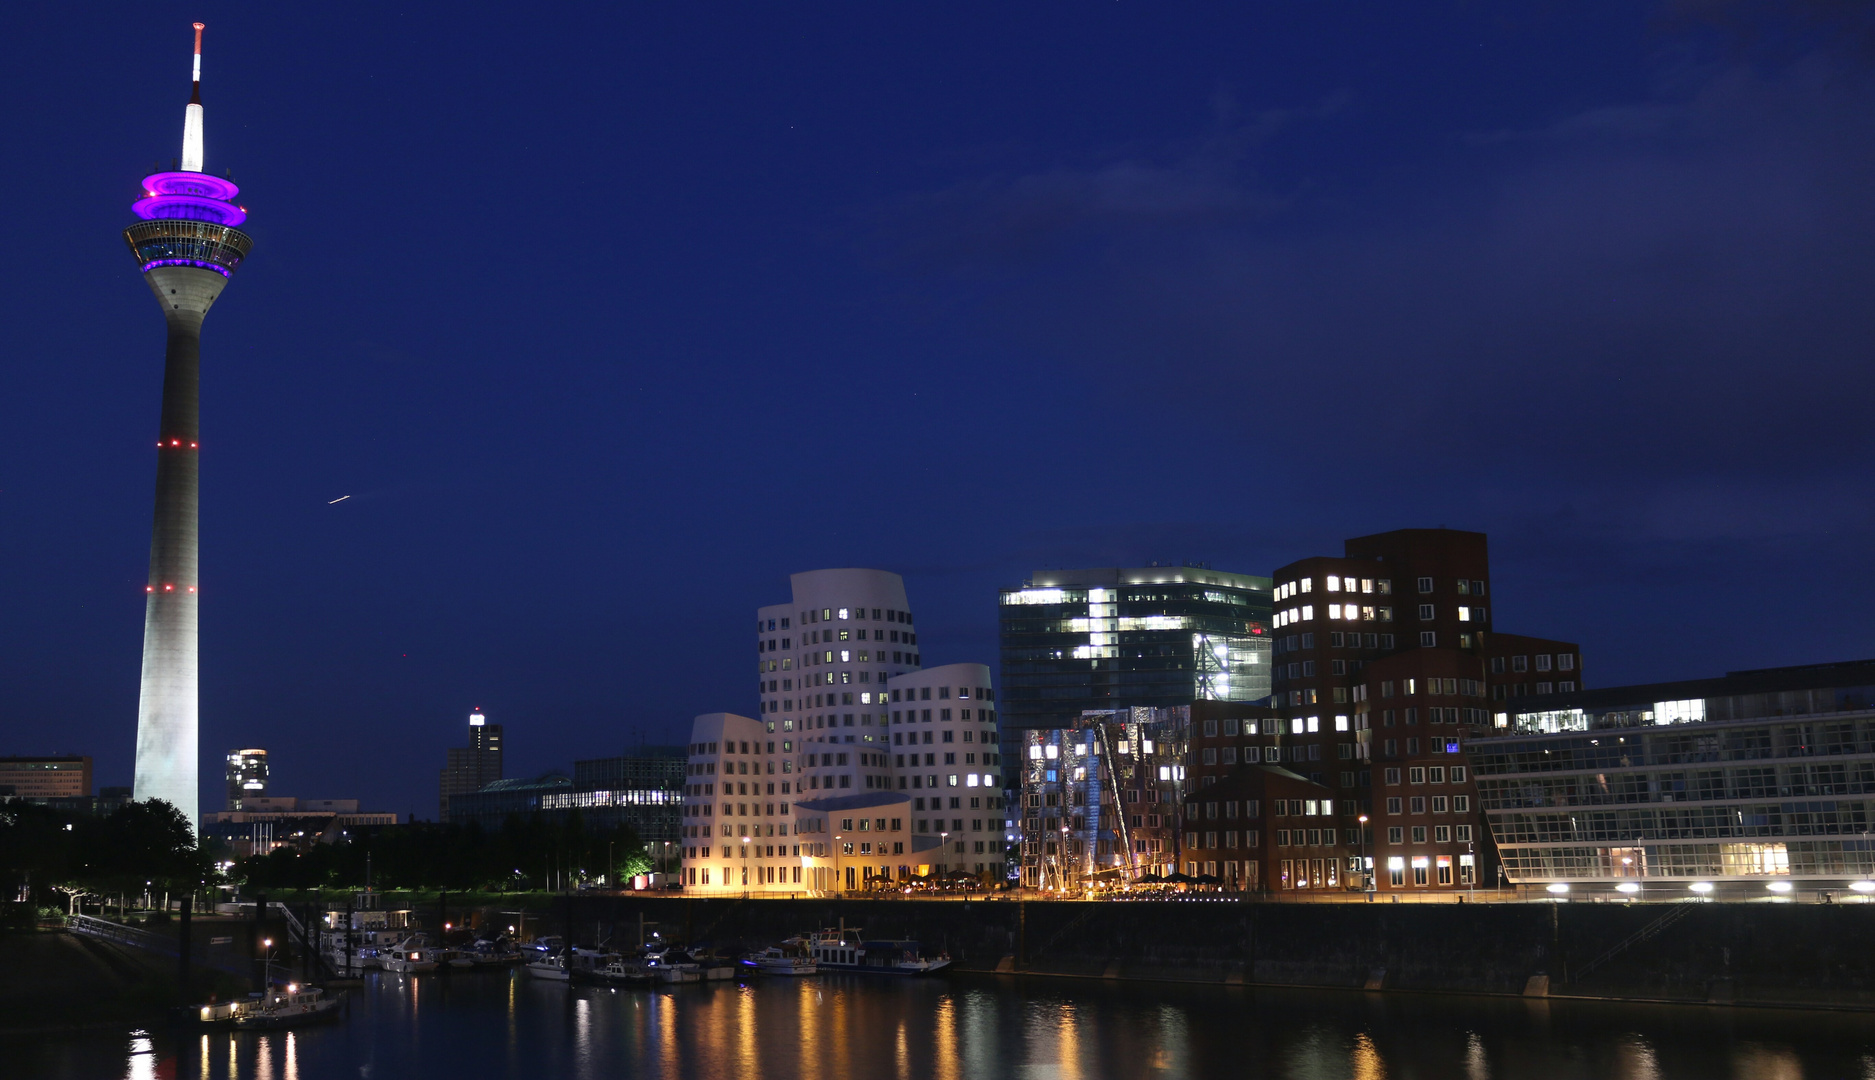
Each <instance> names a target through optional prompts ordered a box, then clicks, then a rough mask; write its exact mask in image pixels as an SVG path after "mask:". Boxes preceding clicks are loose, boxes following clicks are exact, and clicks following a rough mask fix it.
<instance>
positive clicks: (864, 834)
mask: <svg viewBox="0 0 1875 1080" xmlns="http://www.w3.org/2000/svg"><path fill="white" fill-rule="evenodd" d="M873 693H875V694H877V695H880V696H879V698H878V701H877V702H875V707H878V704H879V703H880V702H882V703H883V704H884V705H885V706H886V707H885V708H884V709H883V710H882V711H880V712H879V713H877V714H876V715H874V716H873V717H872V718H871V719H870V720H869V721H868V722H866V723H864V724H858V723H856V724H855V728H856V730H857V732H858V733H857V734H848V733H847V732H846V730H845V724H844V720H842V723H841V724H840V725H838V727H837V730H836V729H835V728H834V727H833V726H816V727H814V728H811V729H809V730H805V731H789V730H787V729H786V728H785V727H784V726H782V725H784V724H785V723H786V720H785V718H784V719H783V720H782V721H774V720H766V721H764V720H757V719H753V718H750V717H746V716H736V715H734V714H731V713H711V714H707V715H704V716H699V717H697V719H696V721H695V723H694V724H693V725H692V728H691V737H692V740H693V741H692V743H691V745H690V760H689V766H688V772H689V775H688V776H687V777H686V780H687V783H686V786H685V800H684V801H685V806H684V823H683V824H684V862H683V866H684V869H683V877H682V883H683V884H684V885H685V886H687V887H688V886H695V887H697V889H698V891H699V892H702V893H704V895H708V893H709V891H710V890H715V891H728V892H734V893H737V894H740V893H744V892H748V893H756V894H769V895H787V894H795V895H800V894H827V893H836V892H842V891H851V890H855V889H868V888H882V887H889V886H892V885H895V884H902V883H904V882H908V881H910V880H911V879H912V878H914V877H916V878H925V877H930V876H932V875H956V874H967V875H970V876H973V877H983V878H988V879H991V880H999V879H1000V878H1001V877H1002V875H1003V873H1004V870H1005V868H1004V861H1005V857H1004V851H1005V846H1006V839H1005V835H1006V834H1005V820H1006V818H1005V815H1006V813H1007V806H1006V802H1005V796H1004V793H1003V790H1002V788H1001V772H1002V757H1001V755H1002V746H1001V742H1000V734H999V732H998V729H997V718H996V707H995V691H994V688H993V687H992V686H991V683H990V670H989V668H988V666H987V665H984V664H946V665H943V666H940V667H935V668H929V669H926V670H921V671H915V672H907V673H905V674H903V675H899V676H896V677H894V678H893V679H892V680H891V681H890V683H889V684H888V687H887V689H886V691H884V692H883V693H881V692H880V691H877V690H875V691H873ZM866 727H870V728H871V731H870V732H867V731H865V730H864V729H865V728H866ZM855 740H858V741H855ZM926 747H930V749H928V750H927V749H925V748H926Z"/></svg>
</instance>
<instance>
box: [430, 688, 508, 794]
mask: <svg viewBox="0 0 1875 1080" xmlns="http://www.w3.org/2000/svg"><path fill="white" fill-rule="evenodd" d="M499 779H501V725H500V724H491V723H489V722H488V717H487V716H484V715H483V714H482V713H481V712H480V711H479V710H478V711H476V712H474V713H471V714H470V715H469V745H468V746H452V747H450V748H449V750H448V753H447V756H446V757H445V758H444V759H443V774H442V778H441V783H440V785H439V788H440V799H439V804H438V808H437V813H438V817H437V820H438V821H448V820H449V797H450V796H451V795H466V794H468V793H470V792H474V791H480V790H482V788H483V787H485V786H486V785H488V784H492V783H494V782H495V781H497V780H499Z"/></svg>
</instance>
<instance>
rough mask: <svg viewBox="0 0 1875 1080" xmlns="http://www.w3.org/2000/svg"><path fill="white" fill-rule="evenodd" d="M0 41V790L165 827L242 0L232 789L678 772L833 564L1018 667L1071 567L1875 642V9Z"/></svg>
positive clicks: (216, 352)
mask: <svg viewBox="0 0 1875 1080" xmlns="http://www.w3.org/2000/svg"><path fill="white" fill-rule="evenodd" d="M9 10H10V11H12V12H13V14H12V15H11V16H10V17H9V19H8V28H7V33H6V35H5V44H4V45H3V46H0V87H4V91H5V96H6V100H8V101H9V102H10V103H11V109H10V112H9V115H10V116H12V118H13V119H12V121H11V123H10V125H9V130H10V131H11V132H12V134H11V136H9V139H8V146H9V147H10V152H9V153H8V154H7V161H8V167H7V168H6V170H5V176H6V195H7V200H6V201H7V205H8V208H9V211H10V213H9V217H8V221H9V229H10V235H11V237H12V240H11V242H10V251H11V257H10V258H9V259H8V260H7V263H6V267H7V268H6V271H5V274H6V281H7V297H8V299H9V301H10V303H11V316H10V318H9V320H8V327H9V332H8V334H7V347H6V350H5V354H4V368H0V370H3V371H4V374H5V383H4V386H5V391H4V393H0V425H3V429H4V431H5V432H6V437H7V442H8V445H9V446H10V447H11V448H12V452H11V453H9V454H8V455H6V457H5V458H4V461H3V463H0V550H4V552H5V556H6V559H7V562H8V565H10V566H11V567H12V568H13V569H12V572H11V574H10V575H9V584H8V587H7V589H6V592H5V597H6V598H5V600H4V601H3V602H0V753H45V752H64V753H84V754H90V755H93V756H94V757H95V758H96V759H97V780H98V783H100V784H127V783H129V782H130V768H131V758H132V753H133V749H134V740H135V723H136V712H137V685H138V666H139V660H140V649H141V635H142V627H143V607H144V594H143V584H144V578H145V570H146V565H147V559H148V550H149V530H150V513H151V500H152V490H153V480H154V470H155V457H154V448H153V447H152V445H151V438H152V434H153V432H154V431H155V427H156V419H157V406H158V401H159V398H160V394H161V381H162V351H163V322H162V318H161V315H160V313H159V310H158V308H157V306H156V304H155V302H154V301H153V299H152V297H151V296H150V293H149V290H148V289H147V288H146V287H145V286H144V285H143V284H142V283H141V282H140V281H139V280H137V277H138V275H137V270H136V266H135V264H134V263H133V261H132V260H131V258H130V256H129V254H128V253H127V252H126V250H125V248H124V245H123V241H122V240H121V239H120V236H119V234H120V231H121V230H122V229H123V227H124V226H125V225H127V224H129V223H130V221H131V220H132V219H131V215H130V212H129V204H130V202H131V201H132V200H133V198H135V197H136V195H137V193H138V188H137V181H138V179H139V178H140V177H141V176H142V175H143V174H144V173H146V172H147V171H149V168H150V166H151V164H152V163H153V162H155V161H157V160H159V159H160V160H161V161H162V162H163V163H164V164H165V167H167V163H168V161H169V159H170V158H172V157H174V156H175V155H176V154H177V153H178V147H179V144H180V138H181V129H182V114H183V105H184V103H185V102H186V100H187V98H188V92H189V85H188V75H189V46H190V38H191V34H190V30H189V22H190V21H192V20H194V19H201V20H202V21H204V22H206V23H207V24H208V30H207V39H206V48H205V59H204V100H205V102H206V104H207V132H208V136H207V158H208V166H209V168H210V170H211V171H214V172H217V173H219V172H221V171H223V170H225V169H232V170H233V174H234V178H235V180H236V181H237V182H238V183H240V184H241V185H242V187H243V195H242V199H241V201H242V203H243V204H244V205H245V206H246V207H247V208H248V210H249V211H250V212H251V213H252V215H253V216H252V218H251V219H250V222H249V224H248V226H247V229H248V231H249V232H251V234H252V235H253V236H254V238H255V241H256V247H255V252H254V254H253V256H252V257H251V258H250V259H249V261H248V262H247V263H246V264H245V265H244V266H243V267H242V268H241V270H240V271H239V272H238V273H237V274H236V275H235V278H234V281H233V283H232V285H231V286H230V288H229V290H228V292H227V293H226V294H225V296H224V297H223V299H222V300H221V302H220V303H218V304H217V305H216V307H215V310H214V312H213V314H212V315H211V316H210V317H209V319H208V322H207V326H206V330H205V334H204V342H203V392H202V416H203V432H204V438H203V453H202V463H203V465H202V468H203V496H202V563H203V577H202V580H203V582H204V586H203V589H204V591H203V599H202V743H201V748H202V757H203V781H204V782H203V807H204V808H205V809H214V808H219V807H220V805H221V794H220V780H219V770H220V758H221V755H222V754H223V753H225V752H226V750H228V749H230V748H233V747H236V746H249V745H259V746H264V747H266V748H267V749H269V750H270V751H271V752H272V757H273V761H274V781H275V782H274V791H275V792H276V793H279V794H289V795H301V796H309V797H333V798H338V797H358V798H361V799H363V800H364V801H365V802H366V803H367V804H368V806H369V807H371V808H380V809H387V810H396V811H399V812H404V813H408V812H410V811H412V810H414V811H416V812H417V813H418V814H419V815H420V816H433V815H434V814H435V807H436V779H437V770H438V769H439V768H440V766H441V764H442V758H443V748H444V747H445V746H447V745H459V744H461V743H463V742H464V741H465V736H466V727H465V720H466V716H467V714H468V712H469V710H470V709H471V708H472V707H475V706H480V707H482V708H484V709H486V710H487V711H488V712H489V714H490V717H491V719H492V720H494V721H497V722H501V723H503V724H505V725H507V734H508V772H509V774H510V775H517V774H531V773H534V772H538V771H540V770H543V769H546V768H548V767H551V766H555V765H559V766H566V765H569V764H570V762H571V761H572V759H573V758H575V757H589V756H602V755H605V754H610V753H617V752H621V751H623V750H625V749H626V748H627V747H628V746H630V745H631V744H633V743H635V742H637V741H638V740H639V739H640V738H643V739H645V740H649V741H654V742H655V741H679V742H681V741H683V739H684V737H685V733H686V731H687V729H688V721H689V718H690V717H691V716H693V715H694V714H696V713H700V712H706V711H713V710H719V709H729V710H734V711H740V712H745V713H747V712H750V711H752V710H753V708H754V704H755V702H754V695H753V691H752V687H753V680H752V679H751V677H750V676H751V675H752V674H753V672H752V663H753V661H754V659H755V657H754V654H753V652H752V650H751V647H750V641H751V637H752V635H751V634H750V632H749V624H750V622H751V620H752V619H753V618H754V609H755V608H756V607H757V606H758V605H761V604H767V603H776V602H782V601H785V600H786V598H787V596H788V591H787V590H788V581H787V575H788V574H789V572H791V571H797V570H805V569H813V568H819V567H831V566H877V567H883V568H886V569H891V570H896V571H899V572H901V573H903V574H904V575H905V578H906V585H907V588H908V589H909V590H910V594H911V597H912V607H913V610H914V612H915V613H916V614H917V616H918V622H919V630H920V646H921V651H922V652H923V654H924V658H925V661H926V663H927V664H928V665H929V664H941V663H948V662H952V661H958V660H983V661H988V662H991V663H994V661H995V643H996V638H995V633H996V625H995V601H996V589H997V587H998V586H1000V585H1012V584H1020V583H1021V581H1022V579H1023V577H1024V575H1025V574H1026V573H1027V572H1029V571H1031V570H1034V569H1037V568H1042V567H1061V566H1077V565H1114V564H1121V565H1138V564H1142V563H1146V562H1150V561H1152V560H1155V559H1156V560H1162V561H1165V560H1169V561H1174V562H1177V561H1186V560H1192V561H1203V562H1208V563H1210V564H1211V565H1213V566H1215V567H1218V568H1220V569H1226V570H1235V571H1242V572H1250V573H1260V574H1266V573H1268V572H1269V571H1270V570H1271V569H1273V568H1274V567H1276V566H1278V565H1281V564H1283V563H1285V562H1288V561H1290V560H1292V559H1296V558H1300V557H1303V556H1307V555H1313V554H1336V553H1339V551H1340V542H1341V540H1342V539H1343V538H1345V537H1348V536H1357V535H1362V534H1365V533H1371V532H1379V531H1383V530H1387V529H1393V528H1402V527H1415V526H1417V527H1427V526H1438V525H1448V526H1451V527H1453V528H1467V529H1479V530H1484V531H1487V532H1488V533H1489V534H1490V537H1491V543H1492V548H1493V554H1494V556H1495V558H1494V567H1493V569H1494V575H1493V577H1494V583H1495V586H1496V592H1497V597H1496V600H1495V602H1494V604H1493V607H1494V609H1495V613H1496V615H1497V620H1496V621H1497V623H1498V625H1499V626H1500V628H1501V629H1503V630H1506V631H1513V632H1526V633H1533V634H1540V635H1546V636H1554V637H1561V638H1567V639H1572V640H1576V641H1580V642H1581V643H1582V644H1583V653H1584V658H1585V665H1586V676H1587V682H1588V684H1589V685H1591V686H1607V685H1611V684H1616V683H1622V682H1637V681H1653V680H1662V679H1674V678H1690V677H1698V676H1705V675H1712V674H1717V673H1720V672H1723V671H1725V670H1728V669H1736V668H1748V667H1762V666H1768V665H1774V664H1796V663H1815V662H1822V661H1829V660H1842V659H1849V658H1859V657H1866V656H1870V655H1875V631H1871V629H1870V624H1869V617H1868V609H1869V597H1870V595H1871V586H1875V581H1872V580H1871V578H1872V576H1875V573H1872V571H1875V560H1871V559H1870V558H1869V557H1868V553H1869V551H1870V544H1871V539H1872V534H1875V514H1872V512H1871V501H1870V496H1871V494H1872V492H1871V488H1872V487H1875V483H1872V482H1871V479H1870V466H1871V463H1872V462H1871V458H1872V457H1875V454H1872V453H1871V451H1872V450H1875V446H1872V445H1871V444H1872V435H1871V429H1870V425H1869V422H1868V419H1867V414H1868V411H1869V407H1870V391H1871V382H1872V381H1875V380H1872V378H1871V374H1870V360H1871V355H1870V354H1871V343H1872V342H1875V78H1872V73H1871V65H1870V63H1869V61H1870V57H1871V55H1875V50H1872V49H1871V42H1872V41H1875V32H1872V28H1875V22H1872V21H1870V20H1869V19H1868V17H1867V16H1865V15H1860V14H1855V13H1856V12H1858V11H1865V10H1866V6H1865V5H1856V4H1836V3H1826V2H1817V3H1811V4H1802V3H1786V4H1775V5H1774V4H1769V3H1766V4H1752V3H1742V4H1725V3H1679V4H1664V5H1651V4H1650V3H1648V2H1641V3H1595V2H1579V3H1568V4H1565V3H1559V2H1555V3H1498V2H1468V3H1453V2H1439V0H1434V2H1431V3H1425V4H1397V3H1357V2H1335V3H1291V2H1276V3H1264V4H1254V5H1252V4H1243V3H1234V4H1217V5H1209V6H1199V5H1166V4H1146V3H1138V2H1134V0H1128V2H1123V3H1104V4H1095V3H1082V4H1058V5H1006V4H983V5H969V4H963V3H956V2H948V3H942V4H902V3H880V4H806V5H761V6H756V5H749V6H746V7H742V8H736V7H734V6H731V5H655V6H654V5H596V4H594V5H553V4H541V5H527V6H525V7H522V6H516V7H512V8H493V7H488V6H485V5H477V4H473V3H466V4H465V3H452V4H428V5H424V4H414V5H402V6H401V7H400V8H396V9H394V10H387V9H386V6H384V5H356V6H350V7H348V6H347V5H339V4H294V5H283V4H251V3H248V4H231V3H221V2H215V3H197V4H194V5H191V6H186V7H185V6H179V5H176V4H173V3H168V2H159V3H150V4H140V5H122V4H114V5H80V4H69V3H59V4H52V3H33V4H16V5H13V6H11V7H10V8H9ZM344 495H350V496H351V498H350V499H348V500H346V501H344V502H340V503H337V504H331V503H330V502H329V500H332V499H336V498H338V497H340V496H344Z"/></svg>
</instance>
